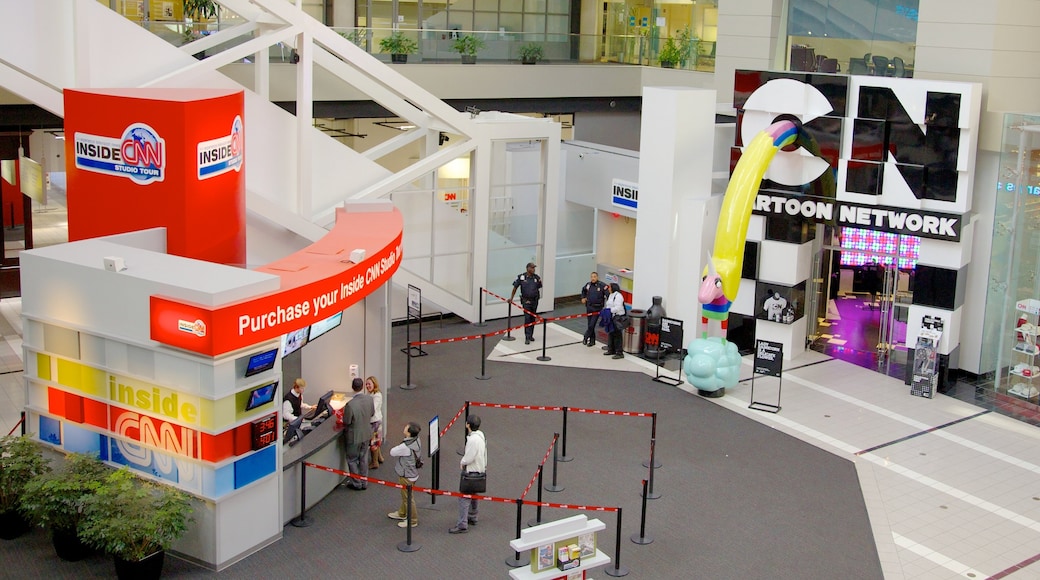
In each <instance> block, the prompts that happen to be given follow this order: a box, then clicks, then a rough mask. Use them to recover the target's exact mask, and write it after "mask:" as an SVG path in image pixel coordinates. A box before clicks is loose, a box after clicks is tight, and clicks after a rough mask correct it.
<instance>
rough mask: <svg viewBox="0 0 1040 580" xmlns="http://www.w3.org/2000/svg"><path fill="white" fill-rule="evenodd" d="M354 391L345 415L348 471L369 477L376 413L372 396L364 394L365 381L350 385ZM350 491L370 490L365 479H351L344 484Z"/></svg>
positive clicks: (356, 381) (344, 428)
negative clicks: (369, 460) (374, 415)
mask: <svg viewBox="0 0 1040 580" xmlns="http://www.w3.org/2000/svg"><path fill="white" fill-rule="evenodd" d="M350 388H351V390H353V391H354V396H353V398H351V399H350V401H349V402H347V407H346V409H345V410H344V413H343V430H344V433H346V439H347V450H346V456H347V469H349V470H350V473H352V474H357V475H360V476H362V477H365V478H367V477H368V454H369V449H368V447H369V445H371V444H372V415H373V414H374V413H375V412H376V409H375V403H373V402H372V395H369V394H367V393H365V392H364V389H365V381H363V380H361V379H360V378H356V379H354V381H353V382H352V383H351V384H350ZM344 485H345V486H346V487H347V488H348V489H353V490H355V491H363V490H366V489H368V482H367V481H365V480H364V479H354V478H350V481H348V482H346V483H345V484H344Z"/></svg>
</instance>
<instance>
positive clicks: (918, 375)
mask: <svg viewBox="0 0 1040 580" xmlns="http://www.w3.org/2000/svg"><path fill="white" fill-rule="evenodd" d="M941 338H942V328H941V327H940V328H922V329H921V333H920V334H918V335H917V345H916V346H915V347H914V372H913V375H912V377H911V379H910V394H911V395H914V396H915V397H924V398H926V399H931V398H932V393H934V392H935V386H936V383H937V382H938V377H939V373H938V365H937V364H936V359H937V357H938V348H939V339H941Z"/></svg>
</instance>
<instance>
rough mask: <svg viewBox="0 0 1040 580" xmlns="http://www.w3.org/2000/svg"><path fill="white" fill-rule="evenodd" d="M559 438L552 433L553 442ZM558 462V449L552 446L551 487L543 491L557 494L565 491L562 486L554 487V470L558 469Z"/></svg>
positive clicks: (556, 434) (548, 486)
mask: <svg viewBox="0 0 1040 580" xmlns="http://www.w3.org/2000/svg"><path fill="white" fill-rule="evenodd" d="M559 436H560V434H559V433H553V441H555V440H556V439H558V438H559ZM559 460H560V452H559V449H558V448H557V447H556V445H553V472H552V485H547V486H545V491H551V492H558V491H563V490H564V489H565V488H564V487H563V486H562V485H556V469H557V467H558V465H557V463H559Z"/></svg>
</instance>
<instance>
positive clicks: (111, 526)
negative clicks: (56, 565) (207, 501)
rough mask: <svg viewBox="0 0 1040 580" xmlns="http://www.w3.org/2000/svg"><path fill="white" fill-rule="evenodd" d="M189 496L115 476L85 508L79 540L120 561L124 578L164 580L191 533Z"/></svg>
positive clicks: (123, 472) (121, 473)
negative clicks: (173, 549) (172, 556)
mask: <svg viewBox="0 0 1040 580" xmlns="http://www.w3.org/2000/svg"><path fill="white" fill-rule="evenodd" d="M190 513H191V505H190V503H189V502H188V496H187V495H186V494H185V493H184V492H182V491H179V490H177V489H174V488H172V487H169V486H167V485H160V484H157V483H154V482H151V481H145V480H141V479H138V478H137V477H135V476H134V475H133V474H132V473H131V472H130V470H129V469H128V468H126V467H124V468H122V469H120V470H118V471H113V472H111V473H110V474H109V475H108V476H107V477H106V478H105V479H104V482H103V483H102V485H101V487H100V488H99V489H98V490H97V492H96V493H94V494H93V495H92V496H90V497H89V498H88V499H87V500H86V501H85V502H84V510H83V520H82V521H81V522H80V528H79V535H80V539H82V540H83V541H84V542H85V543H87V544H88V545H90V546H93V547H95V548H97V549H99V550H101V551H103V552H105V553H108V554H111V555H112V556H113V558H114V559H115V565H116V575H117V576H118V577H119V578H158V577H159V576H160V575H161V574H162V565H163V560H164V559H165V554H166V550H168V549H169V548H170V546H171V545H172V544H173V542H174V540H176V539H177V538H179V537H180V536H181V534H183V533H184V531H185V530H186V529H187V527H188V521H189V514H190Z"/></svg>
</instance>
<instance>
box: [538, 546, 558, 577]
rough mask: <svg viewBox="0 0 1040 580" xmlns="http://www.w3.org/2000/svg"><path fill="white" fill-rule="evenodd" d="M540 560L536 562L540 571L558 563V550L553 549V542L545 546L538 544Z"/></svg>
mask: <svg viewBox="0 0 1040 580" xmlns="http://www.w3.org/2000/svg"><path fill="white" fill-rule="evenodd" d="M537 554H538V560H537V561H536V562H535V564H536V567H537V568H538V570H537V571H538V572H541V571H542V570H548V569H549V568H552V567H553V566H555V565H556V550H554V549H553V545H552V544H546V545H544V546H538V550H537Z"/></svg>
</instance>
